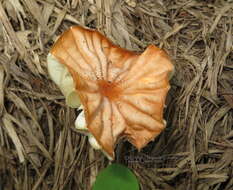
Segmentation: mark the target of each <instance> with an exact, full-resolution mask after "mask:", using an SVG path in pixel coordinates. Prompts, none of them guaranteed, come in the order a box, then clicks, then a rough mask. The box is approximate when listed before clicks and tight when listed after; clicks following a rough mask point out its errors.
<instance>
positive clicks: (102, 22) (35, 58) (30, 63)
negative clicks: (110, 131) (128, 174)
mask: <svg viewBox="0 0 233 190" xmlns="http://www.w3.org/2000/svg"><path fill="white" fill-rule="evenodd" d="M75 24H79V25H83V26H88V27H90V28H97V29H98V30H99V31H101V32H102V33H104V34H105V35H106V36H108V38H110V39H111V40H112V41H113V42H114V43H116V44H118V45H120V46H121V47H125V48H128V49H131V50H135V51H142V50H143V49H144V48H145V47H146V46H147V45H149V44H155V45H157V46H159V47H161V48H163V49H165V50H166V51H167V52H168V53H169V55H170V56H171V57H172V59H173V61H174V64H175V67H176V73H175V76H174V77H173V79H172V81H171V83H172V89H171V90H170V94H169V96H168V99H167V109H166V113H165V118H166V120H167V122H168V126H167V128H166V130H165V131H164V132H163V133H162V134H161V135H160V136H159V137H158V138H157V139H156V140H155V141H154V142H151V143H150V144H149V145H148V146H147V147H146V148H144V149H143V150H142V151H141V152H137V151H136V150H135V148H134V147H132V146H131V145H130V144H129V143H127V142H121V143H120V144H119V145H118V146H117V147H116V152H117V160H116V161H117V162H120V163H123V164H126V165H128V167H130V168H131V169H132V170H133V171H134V172H135V174H136V175H137V176H138V178H139V180H140V183H141V189H142V190H149V189H166V190H172V189H177V190H182V189H184V190H186V189H200V190H217V189H221V190H222V189H225V190H230V189H233V110H232V109H233V3H232V1H224V0H206V1H203V0H190V1H186V0H174V1H169V0H158V1H155V0H145V1H142V0H138V1H137V0H124V1H123V0H121V1H117V0H108V1H107V0H106V1H104V0H88V1H86V0H55V1H54V0H0V117H1V118H0V189H4V190H13V189H16V190H21V189H24V190H31V189H33V190H36V189H43V190H44V189H52V190H61V189H67V190H68V189H90V185H91V184H92V183H93V181H94V179H95V176H96V174H97V173H98V171H99V170H100V169H101V168H103V167H105V166H106V165H107V164H108V163H109V161H108V160H107V159H106V158H105V157H104V156H103V155H102V154H101V153H100V152H97V151H93V150H92V149H91V147H90V146H89V144H88V143H87V139H86V137H84V136H83V135H80V134H79V133H77V132H76V130H75V129H74V126H73V125H74V119H75V116H76V115H77V112H76V110H73V109H70V108H68V107H67V106H66V105H65V103H64V99H63V96H62V95H61V93H60V91H59V90H58V88H57V87H56V86H55V85H54V83H53V82H52V81H51V80H50V79H49V77H48V76H47V69H46V56H47V53H48V51H49V49H50V47H51V45H52V44H53V43H54V41H55V39H56V38H57V37H58V36H59V35H60V34H61V32H63V31H64V30H65V29H67V28H68V27H69V26H71V25H75Z"/></svg>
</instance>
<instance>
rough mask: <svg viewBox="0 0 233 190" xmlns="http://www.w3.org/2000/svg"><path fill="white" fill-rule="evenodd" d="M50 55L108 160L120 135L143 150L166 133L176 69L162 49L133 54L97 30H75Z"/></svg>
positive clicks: (152, 48) (64, 35) (66, 34)
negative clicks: (67, 79)
mask: <svg viewBox="0 0 233 190" xmlns="http://www.w3.org/2000/svg"><path fill="white" fill-rule="evenodd" d="M50 53H51V54H52V55H53V56H54V57H55V58H56V59H57V60H58V61H59V63H61V64H63V65H65V66H66V68H67V69H68V71H69V72H70V74H71V76H72V78H73V81H74V83H75V90H76V93H77V95H78V97H79V99H80V102H81V104H82V105H83V108H84V115H85V120H86V125H87V129H88V131H89V132H90V133H91V134H92V135H93V136H94V137H95V139H96V140H97V142H98V143H99V145H100V146H101V148H102V149H103V150H104V151H105V152H106V153H107V154H108V155H109V156H110V157H112V158H114V147H115V144H116V142H117V140H118V139H119V138H120V137H125V138H126V139H127V140H129V141H130V142H131V143H132V144H133V145H135V146H136V147H137V148H138V149H141V148H142V147H144V146H145V145H146V144H147V143H148V142H149V141H151V140H153V139H154V138H155V137H156V136H157V135H158V134H160V132H161V131H162V130H163V129H164V127H165V123H164V120H163V109H164V106H165V99H166V95H167V92H168V90H169V88H170V86H169V74H170V72H172V71H173V70H174V67H173V65H172V63H171V61H170V59H169V58H168V56H167V54H166V53H165V52H164V51H162V50H161V49H159V48H157V47H155V46H154V45H150V46H149V47H147V49H146V50H145V51H144V52H143V53H142V54H139V53H135V52H131V51H128V50H125V49H123V48H120V47H118V46H116V45H113V44H112V43H111V42H110V41H109V40H108V39H107V38H106V37H104V36H103V35H102V34H101V33H99V32H97V31H94V30H89V29H85V28H82V27H79V26H73V27H71V28H70V29H68V30H67V31H66V32H64V33H63V34H62V35H61V36H60V37H59V39H58V40H57V41H56V43H55V44H54V46H53V47H52V49H51V51H50ZM48 64H49V63H48Z"/></svg>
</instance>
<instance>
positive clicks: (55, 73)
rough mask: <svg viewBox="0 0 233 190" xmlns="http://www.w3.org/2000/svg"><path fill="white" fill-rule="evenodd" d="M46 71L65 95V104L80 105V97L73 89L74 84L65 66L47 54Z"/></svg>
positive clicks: (74, 106) (75, 106) (73, 106)
mask: <svg viewBox="0 0 233 190" xmlns="http://www.w3.org/2000/svg"><path fill="white" fill-rule="evenodd" d="M47 61H48V63H49V64H48V72H49V75H50V77H51V78H52V80H53V81H54V82H55V83H56V85H57V86H58V87H59V88H60V90H61V92H62V94H63V95H64V96H65V99H66V104H67V105H68V106H70V107H72V108H77V107H79V106H80V99H79V97H78V94H77V91H76V89H75V84H74V81H73V78H72V76H71V74H70V73H69V71H68V69H67V67H66V66H65V65H63V64H61V63H59V61H58V60H57V59H56V58H55V57H54V56H53V55H52V54H50V53H49V54H48V57H47Z"/></svg>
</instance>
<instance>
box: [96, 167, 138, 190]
mask: <svg viewBox="0 0 233 190" xmlns="http://www.w3.org/2000/svg"><path fill="white" fill-rule="evenodd" d="M119 189H120V190H139V185H138V180H137V178H136V176H135V175H134V174H133V172H131V171H130V170H129V169H128V168H126V167H125V166H123V165H120V164H111V165H109V166H108V167H107V168H105V169H103V170H102V171H100V173H99V174H98V176H97V178H96V181H95V183H94V185H93V188H92V190H119Z"/></svg>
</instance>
